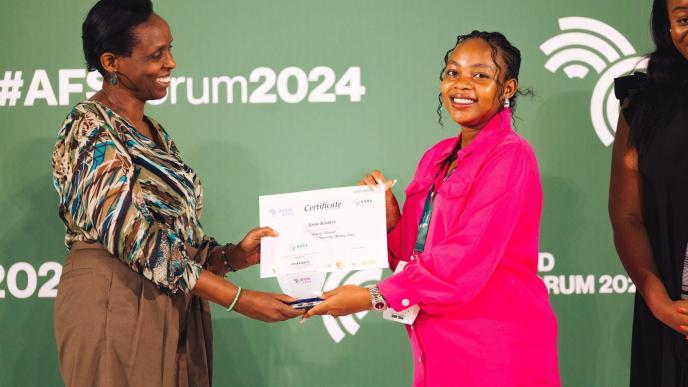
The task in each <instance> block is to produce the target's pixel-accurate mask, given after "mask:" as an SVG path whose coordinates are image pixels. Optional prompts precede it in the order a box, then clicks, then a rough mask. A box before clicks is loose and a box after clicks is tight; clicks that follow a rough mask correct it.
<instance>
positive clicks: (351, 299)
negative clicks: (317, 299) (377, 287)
mask: <svg viewBox="0 0 688 387" xmlns="http://www.w3.org/2000/svg"><path fill="white" fill-rule="evenodd" d="M321 298H322V299H324V300H325V301H323V302H321V303H319V304H318V305H316V306H314V307H313V308H311V309H310V310H308V312H306V314H305V315H304V316H303V319H304V320H305V319H307V318H309V317H313V316H315V315H323V314H329V315H332V316H335V317H338V316H346V315H349V314H352V313H358V312H362V311H364V310H369V309H370V308H371V306H372V300H371V298H370V291H369V290H368V288H363V287H360V286H356V285H343V286H340V287H338V288H336V289H334V290H330V291H329V292H325V293H323V295H322V296H321Z"/></svg>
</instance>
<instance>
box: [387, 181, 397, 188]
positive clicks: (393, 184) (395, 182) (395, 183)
mask: <svg viewBox="0 0 688 387" xmlns="http://www.w3.org/2000/svg"><path fill="white" fill-rule="evenodd" d="M395 185H397V179H394V181H393V182H392V185H390V186H389V188H392V187H394V186H395Z"/></svg>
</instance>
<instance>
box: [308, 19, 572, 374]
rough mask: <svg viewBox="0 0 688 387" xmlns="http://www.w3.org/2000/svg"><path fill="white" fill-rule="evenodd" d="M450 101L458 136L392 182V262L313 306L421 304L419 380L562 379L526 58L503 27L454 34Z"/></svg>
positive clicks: (448, 66)
mask: <svg viewBox="0 0 688 387" xmlns="http://www.w3.org/2000/svg"><path fill="white" fill-rule="evenodd" d="M444 62H445V68H444V69H443V70H442V74H441V77H440V79H441V94H440V95H441V99H440V101H441V102H440V107H439V108H438V112H441V106H442V104H443V105H444V106H445V107H446V110H447V112H448V113H449V115H450V116H451V118H452V119H453V120H454V121H455V122H456V123H457V124H459V125H460V126H461V131H460V133H459V135H458V136H456V137H453V138H449V139H446V140H443V141H441V142H439V143H438V144H436V145H435V146H433V147H432V148H430V149H429V150H428V151H426V152H425V154H424V155H423V157H422V158H421V160H420V163H419V164H418V168H417V169H416V173H415V176H414V178H413V181H411V183H410V184H409V186H408V187H407V188H406V201H405V203H404V209H403V211H400V210H399V206H398V204H397V200H396V198H395V197H394V194H393V193H392V191H391V186H392V185H393V180H386V179H385V177H384V176H383V174H382V173H380V172H379V171H374V172H372V173H371V174H369V175H367V176H366V177H365V178H364V180H363V181H362V182H361V184H367V185H368V186H370V187H371V189H372V188H373V187H375V186H376V184H385V185H386V189H387V190H386V198H387V230H388V246H389V263H390V267H391V269H392V270H395V269H398V267H400V265H405V266H404V267H403V269H402V270H397V272H396V273H395V274H394V275H392V276H391V277H389V278H387V279H385V280H383V281H381V282H379V283H378V284H377V286H375V287H373V288H370V289H368V288H363V287H358V286H354V285H348V286H342V287H339V288H337V289H334V290H332V291H330V292H327V293H325V294H324V295H323V297H324V298H325V299H326V300H325V301H324V302H323V303H321V304H319V305H318V306H316V307H314V308H313V309H311V310H310V311H309V312H307V313H306V316H305V318H308V317H310V316H313V315H318V314H331V315H334V316H341V315H347V314H351V313H356V312H360V311H363V310H368V309H371V307H372V308H374V309H375V310H384V309H386V308H387V307H388V306H389V307H391V308H393V309H394V310H396V311H402V310H406V309H407V308H410V307H413V306H416V305H417V306H419V307H420V312H419V313H418V315H417V317H416V319H415V321H414V322H413V324H412V325H410V326H408V328H407V330H408V333H409V337H410V340H411V347H412V349H413V364H414V367H415V371H414V383H413V385H414V386H416V387H420V386H429V387H430V386H431V387H455V386H481V387H486V386H495V387H496V386H499V387H504V386H558V385H559V371H558V365H557V324H556V318H555V316H554V313H553V312H552V308H551V307H550V304H549V299H548V294H547V289H546V287H545V285H544V283H543V282H542V280H541V279H540V278H539V277H538V276H537V260H538V235H539V225H540V213H541V209H542V190H541V186H540V176H539V173H538V167H537V161H536V159H535V154H534V153H533V150H532V149H531V147H530V145H528V143H527V142H526V141H525V140H524V139H523V138H521V137H520V136H518V135H517V134H516V133H515V132H514V131H513V129H512V128H511V120H512V111H513V109H514V106H515V103H516V97H517V94H518V93H519V89H518V74H519V68H520V64H521V54H520V52H519V50H518V49H517V48H516V47H514V46H513V45H512V44H511V43H510V42H509V41H508V40H507V39H506V37H505V36H504V35H502V34H501V33H498V32H478V31H473V32H471V33H470V34H468V35H461V36H459V37H458V38H457V41H456V45H455V47H453V48H452V49H450V50H449V51H448V52H447V54H446V56H445V58H444Z"/></svg>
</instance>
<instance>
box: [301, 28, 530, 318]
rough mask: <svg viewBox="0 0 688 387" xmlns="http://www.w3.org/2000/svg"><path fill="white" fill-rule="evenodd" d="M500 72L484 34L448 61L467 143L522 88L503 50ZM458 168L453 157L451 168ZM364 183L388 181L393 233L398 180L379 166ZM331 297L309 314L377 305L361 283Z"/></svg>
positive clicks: (447, 75) (447, 88)
mask: <svg viewBox="0 0 688 387" xmlns="http://www.w3.org/2000/svg"><path fill="white" fill-rule="evenodd" d="M497 64H499V67H500V68H501V69H502V71H498V69H497V66H496V64H495V62H494V60H493V59H492V48H491V46H490V45H489V44H488V43H487V42H485V41H484V40H482V39H467V40H465V41H463V42H462V43H461V44H459V45H458V46H457V47H456V48H454V51H452V53H451V55H450V56H449V58H448V60H447V68H446V69H445V72H444V76H443V79H442V83H441V86H440V90H441V93H442V101H443V103H444V106H445V108H446V109H447V112H448V113H449V115H450V116H451V118H452V119H453V120H454V122H456V123H457V124H459V125H460V126H461V147H462V148H465V147H467V146H468V145H470V143H471V142H473V140H474V139H475V137H476V136H477V135H478V134H479V133H480V130H482V128H483V127H485V125H487V123H488V122H489V121H490V119H492V117H494V116H495V115H496V114H497V113H499V112H500V111H501V109H502V107H503V105H504V101H505V99H507V98H511V97H513V96H514V94H515V93H516V90H517V89H518V80H516V79H515V78H511V79H506V76H505V75H504V69H506V68H507V66H506V62H505V61H504V58H502V55H501V53H500V52H499V51H498V53H497ZM454 168H456V160H455V159H454V160H452V161H451V163H450V165H449V170H448V173H450V172H451V171H453V170H454ZM358 183H359V185H367V186H369V187H370V188H371V189H373V190H374V189H376V187H377V186H380V185H384V188H385V198H386V208H387V232H389V231H391V230H392V229H393V228H394V227H395V226H396V225H397V223H398V222H399V219H401V211H400V210H399V204H398V202H397V199H396V197H395V196H394V194H393V193H392V190H391V188H392V186H393V185H394V184H395V183H396V180H386V179H385V176H384V175H383V174H382V172H380V171H378V170H374V171H373V172H371V173H370V174H368V175H366V176H365V177H364V178H363V180H361V181H359V182H358ZM322 298H324V299H325V300H326V301H324V302H322V303H320V304H318V305H317V306H315V307H314V308H312V309H310V310H309V311H308V312H307V313H306V314H305V316H304V319H306V318H309V317H312V316H314V315H323V314H330V315H333V316H344V315H348V314H352V313H358V312H361V311H364V310H368V309H370V308H371V306H372V305H371V297H370V292H369V291H368V289H367V288H364V287H360V286H356V285H344V286H340V287H338V288H336V289H334V290H332V291H329V292H325V293H324V294H323V296H322Z"/></svg>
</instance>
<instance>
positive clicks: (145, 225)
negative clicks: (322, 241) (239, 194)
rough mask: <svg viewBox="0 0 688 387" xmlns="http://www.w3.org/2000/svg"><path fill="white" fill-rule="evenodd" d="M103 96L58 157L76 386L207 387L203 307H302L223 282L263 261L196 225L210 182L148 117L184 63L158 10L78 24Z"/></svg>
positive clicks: (95, 12) (84, 106)
mask: <svg viewBox="0 0 688 387" xmlns="http://www.w3.org/2000/svg"><path fill="white" fill-rule="evenodd" d="M82 38H83V48H84V55H85V57H86V62H87V64H88V68H89V70H97V71H99V72H100V73H101V74H102V75H103V78H104V80H105V81H104V83H103V88H102V90H101V91H99V92H98V93H96V94H95V95H94V96H93V97H92V98H91V99H90V100H88V101H84V102H80V103H78V104H77V105H76V106H74V108H73V109H72V110H71V112H70V113H69V115H68V116H67V118H66V120H65V121H64V124H63V126H62V129H61V130H60V133H59V139H58V141H57V144H56V145H55V149H54V153H53V175H54V183H55V188H56V189H57V191H58V193H59V197H60V207H59V213H60V216H61V218H62V220H63V221H64V224H65V226H66V236H65V242H66V244H67V246H68V248H69V255H68V256H67V260H66V263H65V265H64V268H63V272H62V276H61V278H60V285H59V291H58V295H57V299H56V300H55V337H56V340H57V349H58V357H59V364H60V371H61V374H62V377H63V379H64V382H65V384H66V385H67V386H89V387H92V386H210V385H211V384H212V367H213V336H212V328H211V321H210V308H209V306H208V300H210V301H213V302H215V303H217V304H220V305H222V306H224V307H228V308H229V309H230V310H234V311H236V312H238V313H241V314H243V315H245V316H247V317H250V318H253V319H258V320H262V321H281V320H285V319H288V318H292V317H295V316H298V315H301V314H302V312H300V311H297V310H295V309H293V308H291V307H290V306H288V305H286V304H285V302H290V301H294V299H292V298H290V297H288V296H285V295H281V294H271V293H264V292H257V291H252V290H242V289H241V287H239V286H237V285H235V284H233V283H231V282H229V281H226V280H225V279H224V278H223V277H224V276H225V274H227V272H229V271H235V270H239V269H243V268H246V267H248V266H251V265H254V264H256V263H258V262H259V260H260V255H259V252H260V249H259V248H260V239H261V238H262V237H270V236H275V235H276V234H275V232H274V231H273V230H272V229H270V228H258V229H254V230H251V231H249V232H248V234H247V235H246V237H245V238H244V239H243V240H242V241H241V242H239V243H238V244H237V245H236V246H234V245H232V244H227V245H220V244H218V243H217V242H216V241H215V240H214V239H213V238H210V237H209V236H208V235H206V233H205V231H204V230H203V227H202V226H201V223H200V215H201V210H202V208H203V195H202V190H201V184H200V181H199V179H198V176H197V175H196V173H195V172H194V171H193V170H192V169H191V168H190V167H189V166H188V165H186V163H184V161H183V160H182V158H181V156H180V153H179V151H178V150H177V147H176V146H175V144H174V142H173V141H172V140H171V138H170V137H169V135H168V133H167V132H166V131H165V130H164V129H163V127H162V126H161V125H160V124H158V123H157V122H156V121H155V120H153V119H152V118H151V117H148V116H146V115H144V107H145V102H146V101H148V100H155V99H159V98H162V97H164V96H165V94H166V93H167V87H168V85H169V84H170V76H171V74H172V70H173V69H174V68H175V66H176V63H175V60H174V58H173V57H172V53H171V48H172V34H171V32H170V29H169V26H168V25H167V23H166V22H165V20H163V18H161V17H160V16H159V15H157V14H155V13H154V12H153V9H152V4H151V2H150V1H149V0H102V1H99V2H98V3H97V4H96V5H94V6H93V8H92V9H91V11H90V12H89V13H88V16H87V17H86V20H85V21H84V23H83V35H82Z"/></svg>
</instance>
